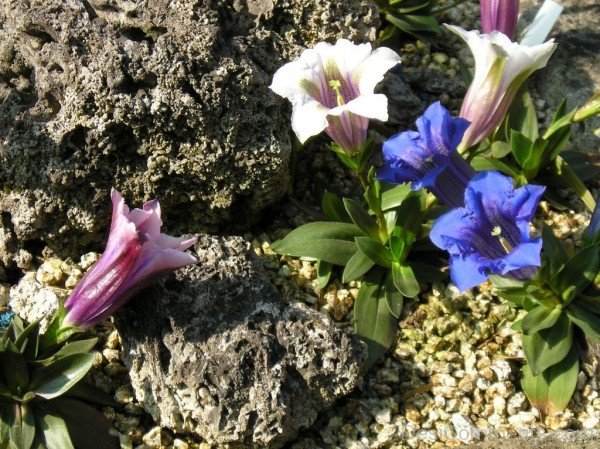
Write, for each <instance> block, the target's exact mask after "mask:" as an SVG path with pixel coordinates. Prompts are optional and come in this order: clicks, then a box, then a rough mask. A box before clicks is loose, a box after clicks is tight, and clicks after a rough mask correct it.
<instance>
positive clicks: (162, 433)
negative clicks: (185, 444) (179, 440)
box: [142, 427, 173, 448]
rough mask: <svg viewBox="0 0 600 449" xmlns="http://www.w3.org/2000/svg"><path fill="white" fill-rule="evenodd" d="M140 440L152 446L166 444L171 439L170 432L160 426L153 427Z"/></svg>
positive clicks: (157, 446)
mask: <svg viewBox="0 0 600 449" xmlns="http://www.w3.org/2000/svg"><path fill="white" fill-rule="evenodd" d="M142 441H143V442H144V443H146V444H147V445H149V446H150V447H153V448H160V447H163V446H168V445H169V444H171V441H173V438H172V437H171V435H170V433H169V432H168V431H166V430H164V429H161V428H160V427H153V428H152V429H150V431H149V432H147V433H146V434H145V435H144V436H143V437H142Z"/></svg>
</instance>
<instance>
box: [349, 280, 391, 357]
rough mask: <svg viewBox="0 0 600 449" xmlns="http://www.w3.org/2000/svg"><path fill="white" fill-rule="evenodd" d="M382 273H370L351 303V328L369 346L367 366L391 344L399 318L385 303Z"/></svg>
mask: <svg viewBox="0 0 600 449" xmlns="http://www.w3.org/2000/svg"><path fill="white" fill-rule="evenodd" d="M377 277H379V279H377ZM381 277H382V276H376V275H372V276H370V279H369V280H366V281H364V282H363V284H362V286H361V288H360V290H359V292H358V296H357V298H356V303H355V305H354V329H355V330H356V334H357V335H358V336H359V337H360V338H362V339H363V340H364V341H365V343H366V344H367V347H368V350H369V355H368V359H367V367H371V366H372V365H373V364H374V363H375V362H377V360H379V359H380V358H381V357H382V356H383V355H384V354H385V353H386V352H387V351H388V350H389V349H390V348H391V346H392V345H393V344H394V340H395V338H396V333H397V330H398V321H397V320H396V318H394V316H393V315H392V314H391V313H390V309H389V307H388V305H387V300H386V297H385V292H384V288H383V285H382V279H381ZM373 281H375V282H373Z"/></svg>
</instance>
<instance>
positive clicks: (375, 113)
mask: <svg viewBox="0 0 600 449" xmlns="http://www.w3.org/2000/svg"><path fill="white" fill-rule="evenodd" d="M344 111H348V112H352V113H353V114H356V115H360V116H361V117H365V118H370V119H375V120H381V121H382V122H387V120H388V118H389V116H388V99H387V97H386V96H385V95H383V94H369V95H361V96H360V97H357V98H355V99H354V100H352V101H350V102H348V103H346V104H345V105H342V106H338V107H337V108H334V109H331V110H330V111H329V115H336V116H339V115H342V113H343V112H344Z"/></svg>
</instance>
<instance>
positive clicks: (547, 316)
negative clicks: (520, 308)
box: [521, 305, 563, 335]
mask: <svg viewBox="0 0 600 449" xmlns="http://www.w3.org/2000/svg"><path fill="white" fill-rule="evenodd" d="M562 313H563V311H562V310H561V309H559V308H558V307H555V308H553V309H550V308H548V307H546V306H542V305H540V306H537V307H536V308H535V309H532V310H530V311H529V312H528V313H527V315H525V317H524V318H523V322H522V323H521V329H522V331H523V333H524V334H525V335H531V334H533V333H534V332H539V331H541V330H542V329H548V328H549V327H552V326H554V324H555V323H556V322H557V321H558V319H559V318H560V316H561V315H562Z"/></svg>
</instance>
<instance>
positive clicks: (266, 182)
mask: <svg viewBox="0 0 600 449" xmlns="http://www.w3.org/2000/svg"><path fill="white" fill-rule="evenodd" d="M378 24H379V18H378V15H377V12H376V9H375V7H374V5H373V4H372V2H370V1H368V0H348V1H344V2H338V1H336V0H233V1H232V0H228V1H220V0H184V1H177V2H173V1H168V0H139V1H135V2H133V1H129V0H3V1H2V2H0V186H1V187H2V188H1V189H0V220H1V221H0V226H1V228H0V260H3V261H4V263H5V264H7V263H9V261H11V260H13V259H14V256H15V254H17V253H18V252H19V250H22V249H25V250H27V251H33V252H34V253H36V254H37V253H39V250H40V248H41V247H43V246H44V245H46V244H49V245H50V246H51V247H52V249H53V250H55V251H56V252H57V253H58V254H59V255H62V256H66V255H74V254H80V253H81V252H83V248H85V247H90V246H93V245H96V244H97V243H99V242H101V241H102V240H103V236H102V235H100V234H102V233H103V232H104V230H105V229H106V225H107V221H108V218H109V216H110V208H109V205H108V198H109V196H108V193H109V190H110V187H112V186H114V187H116V188H118V189H119V190H120V191H122V192H123V194H124V195H125V197H126V198H127V199H128V201H129V202H130V204H134V205H138V204H140V203H141V202H142V201H144V200H148V199H150V198H153V197H158V198H160V200H161V203H162V205H163V207H164V210H165V211H166V212H167V213H168V214H169V215H168V217H167V220H165V222H166V224H167V227H168V228H167V231H170V232H173V233H175V231H179V230H180V229H178V228H182V230H183V231H186V232H197V231H198V232H199V231H203V230H209V231H214V230H217V229H219V227H220V226H221V225H222V224H223V223H232V222H233V223H234V224H235V225H248V224H249V223H251V222H252V221H253V220H254V219H255V218H257V214H258V212H259V211H260V210H262V209H263V208H264V207H265V206H268V205H270V204H272V203H274V202H275V201H277V200H278V199H279V198H280V197H281V196H282V195H283V194H284V192H285V189H286V185H287V181H288V159H289V155H290V151H291V145H290V132H289V131H290V123H289V113H290V108H289V105H288V104H287V102H286V101H285V100H283V99H280V98H278V97H276V96H275V95H274V94H273V93H271V92H270V90H269V89H268V85H269V84H270V81H271V76H272V74H273V72H274V71H275V70H276V68H277V67H279V66H280V65H281V64H283V63H284V62H285V61H287V60H289V59H291V58H293V57H294V56H296V55H297V54H299V52H300V51H301V50H302V48H303V47H308V46H312V45H314V44H315V43H316V42H318V41H321V40H330V41H331V40H335V39H336V38H339V37H346V38H350V39H353V40H355V41H372V40H375V37H376V28H377V26H378Z"/></svg>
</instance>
